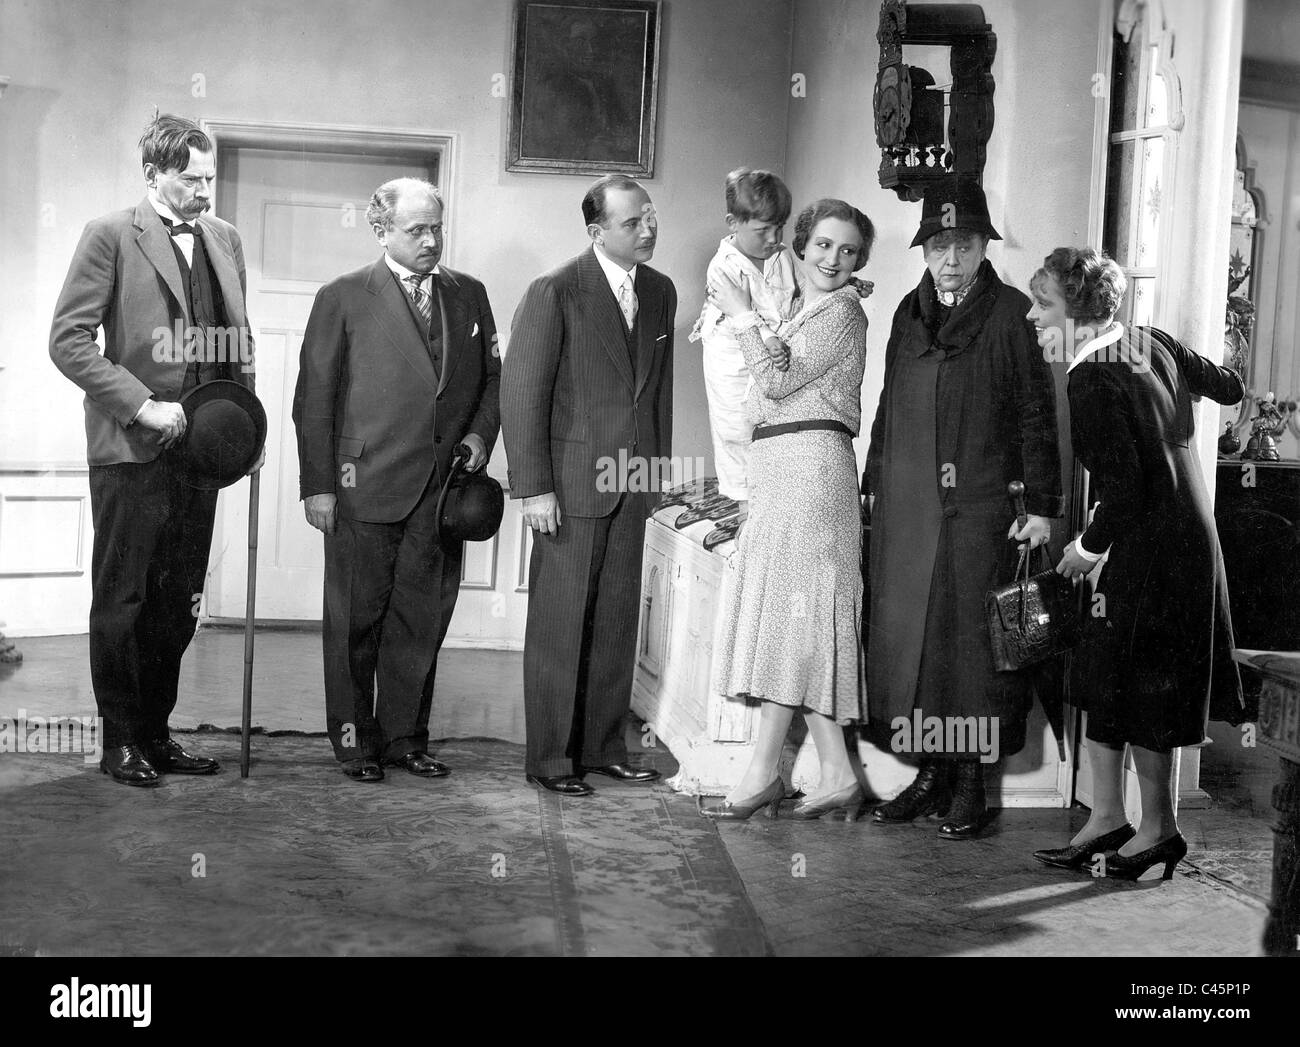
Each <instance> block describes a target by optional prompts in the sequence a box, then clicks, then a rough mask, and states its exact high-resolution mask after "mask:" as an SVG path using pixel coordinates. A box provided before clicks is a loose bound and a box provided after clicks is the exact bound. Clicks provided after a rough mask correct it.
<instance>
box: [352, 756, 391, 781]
mask: <svg viewBox="0 0 1300 1047" xmlns="http://www.w3.org/2000/svg"><path fill="white" fill-rule="evenodd" d="M343 773H344V774H346V775H347V776H348V777H349V778H351V779H352V780H353V781H354V782H382V781H383V780H384V769H383V768H382V767H380V766H379V764H378V763H377V762H376V761H375V760H371V759H368V758H367V759H362V760H344V761H343Z"/></svg>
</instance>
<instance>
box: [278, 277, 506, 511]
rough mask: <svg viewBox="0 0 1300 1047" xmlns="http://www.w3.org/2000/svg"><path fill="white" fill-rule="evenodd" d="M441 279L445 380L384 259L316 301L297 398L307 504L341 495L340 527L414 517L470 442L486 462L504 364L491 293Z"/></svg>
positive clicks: (466, 280)
mask: <svg viewBox="0 0 1300 1047" xmlns="http://www.w3.org/2000/svg"><path fill="white" fill-rule="evenodd" d="M439 273H440V274H441V275H440V276H439V279H438V287H439V294H440V299H439V301H440V303H441V309H442V321H443V360H442V380H441V381H438V380H437V379H435V377H434V375H435V372H434V368H433V362H432V360H431V359H430V357H429V350H428V342H427V339H426V337H425V336H424V335H423V334H422V333H421V331H420V328H419V326H418V321H417V316H418V314H417V313H416V312H415V309H414V306H413V305H412V304H411V300H410V298H409V297H408V296H407V294H406V292H405V291H403V290H402V288H401V287H400V286H399V285H398V282H397V280H396V279H395V278H394V276H393V273H392V270H391V269H389V268H388V265H387V263H385V261H384V259H383V258H382V257H381V258H380V259H379V260H378V261H377V262H375V263H373V264H371V265H368V266H365V267H364V268H361V269H358V270H356V271H355V272H352V273H348V274H347V275H345V276H340V277H339V278H338V279H337V280H333V281H331V282H330V283H328V284H326V285H325V286H324V287H322V288H321V289H320V290H319V291H318V292H317V293H316V301H315V302H314V303H313V304H312V309H311V316H310V317H309V318H308V320H307V330H306V332H305V334H304V335H303V341H302V357H301V366H300V369H299V371H298V386H297V389H296V391H295V393H294V399H293V421H294V425H295V426H296V427H297V430H298V462H299V466H300V479H299V486H300V493H301V496H302V497H303V498H306V497H308V496H309V495H313V494H337V495H338V499H339V512H340V514H341V515H343V516H345V517H347V518H348V519H352V520H362V521H367V522H370V523H392V522H395V521H397V520H401V519H403V518H404V517H405V516H407V514H409V513H410V511H411V510H412V509H414V508H415V506H416V504H417V503H418V502H419V500H420V496H421V494H423V493H424V489H425V487H426V486H427V485H428V483H429V478H430V476H431V475H432V474H433V472H434V470H435V469H437V470H438V476H439V477H440V478H441V477H445V476H446V474H447V471H448V469H449V468H450V463H451V453H452V449H453V448H454V447H455V445H456V444H457V442H459V441H460V440H461V439H463V438H464V437H465V436H466V434H468V433H477V434H478V435H479V436H480V437H481V438H482V440H483V444H484V446H485V447H486V448H487V451H488V454H491V453H492V447H493V445H494V444H495V443H496V438H497V432H498V431H499V429H500V418H501V416H500V411H499V409H498V406H497V390H498V386H499V385H500V381H501V359H500V352H499V349H498V347H497V339H496V323H495V321H494V320H493V319H492V308H491V306H490V305H489V304H488V297H487V291H486V290H485V289H484V287H483V284H482V283H480V282H479V281H478V280H476V279H474V277H472V276H468V275H466V274H465V273H459V272H456V271H455V270H452V269H448V268H447V267H446V266H440V267H439ZM345 466H351V467H352V468H351V469H346V470H345Z"/></svg>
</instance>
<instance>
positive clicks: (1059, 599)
mask: <svg viewBox="0 0 1300 1047" xmlns="http://www.w3.org/2000/svg"><path fill="white" fill-rule="evenodd" d="M1038 553H1039V554H1040V555H1039V557H1038V562H1039V566H1040V569H1039V570H1038V572H1037V573H1035V574H1032V575H1031V574H1030V573H1029V561H1030V559H1031V556H1032V554H1031V553H1029V552H1027V551H1026V550H1025V549H1024V548H1022V549H1021V550H1020V559H1019V561H1018V562H1017V564H1016V574H1015V579H1014V580H1013V581H1011V582H1009V583H1008V584H1007V585H1003V586H1000V587H998V588H997V589H991V590H989V592H988V593H987V595H986V596H985V597H984V613H985V616H986V617H987V618H988V623H989V641H990V646H991V647H992V649H993V668H995V669H997V670H999V671H1001V672H1011V671H1013V670H1016V669H1023V668H1025V667H1026V666H1030V665H1037V664H1038V663H1039V662H1043V661H1046V660H1047V659H1049V658H1051V657H1053V656H1054V655H1058V654H1061V653H1062V652H1063V651H1067V650H1069V649H1070V648H1071V647H1073V646H1074V645H1075V644H1077V643H1078V642H1079V629H1080V624H1081V623H1080V618H1079V602H1078V599H1077V596H1076V594H1075V591H1074V583H1073V582H1071V581H1070V579H1068V578H1066V577H1065V576H1064V575H1060V574H1057V573H1056V571H1055V570H1054V569H1053V568H1052V567H1051V564H1050V563H1049V561H1048V559H1047V550H1046V548H1045V547H1044V546H1041V545H1040V546H1039V547H1038Z"/></svg>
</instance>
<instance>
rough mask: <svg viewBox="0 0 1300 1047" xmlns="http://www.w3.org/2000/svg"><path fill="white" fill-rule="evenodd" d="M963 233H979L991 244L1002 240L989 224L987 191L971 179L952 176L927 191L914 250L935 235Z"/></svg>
mask: <svg viewBox="0 0 1300 1047" xmlns="http://www.w3.org/2000/svg"><path fill="white" fill-rule="evenodd" d="M949 229H962V230H965V231H966V232H971V233H980V234H981V235H983V236H985V237H987V238H988V239H989V240H1001V239H1002V237H1001V236H999V235H998V231H997V230H996V229H994V228H993V223H992V222H991V221H990V220H989V205H988V201H987V200H986V199H985V198H984V190H983V189H982V188H980V186H979V184H978V183H976V182H974V181H972V180H971V179H969V178H962V177H960V176H958V175H950V176H949V177H947V178H945V179H943V180H942V181H941V182H937V183H935V184H934V185H932V186H930V187H929V188H928V189H926V191H925V199H924V201H923V202H922V204H921V228H920V229H919V230H917V233H916V236H915V237H913V238H912V244H911V246H913V247H917V246H918V245H920V244H923V243H925V242H926V241H927V240H928V239H930V237H932V236H934V235H935V234H936V233H943V232H947V231H948V230H949Z"/></svg>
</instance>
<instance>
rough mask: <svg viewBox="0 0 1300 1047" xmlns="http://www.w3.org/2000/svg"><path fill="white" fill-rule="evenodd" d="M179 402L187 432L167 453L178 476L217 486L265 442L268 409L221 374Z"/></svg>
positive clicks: (238, 472) (244, 468)
mask: <svg viewBox="0 0 1300 1047" xmlns="http://www.w3.org/2000/svg"><path fill="white" fill-rule="evenodd" d="M180 404H181V407H182V408H183V409H184V411H185V435H184V436H182V437H181V439H180V442H179V443H177V444H176V445H175V446H174V447H173V448H172V449H171V453H172V454H173V455H174V462H173V464H174V466H175V468H176V470H177V473H178V475H179V477H180V479H181V480H182V481H184V482H185V483H187V484H189V485H190V486H191V487H197V488H199V489H200V490H204V491H216V490H220V489H221V488H222V487H229V486H230V485H231V484H233V483H235V482H236V481H238V480H239V478H240V477H241V476H244V475H245V474H246V473H247V472H248V470H249V469H251V468H252V467H253V464H254V463H255V462H256V461H257V459H258V456H259V455H260V454H261V453H262V446H263V445H264V444H265V443H266V410H265V409H264V408H263V407H262V402H261V401H260V400H259V399H258V398H257V396H256V395H255V394H254V393H253V391H252V390H251V389H249V388H248V387H247V386H245V385H241V384H240V383H239V382H232V381H227V380H225V379H222V380H220V381H216V382H204V383H203V384H202V385H196V386H195V387H194V388H193V389H191V390H190V391H189V392H188V393H186V394H185V395H184V396H182V397H181V399H180Z"/></svg>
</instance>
